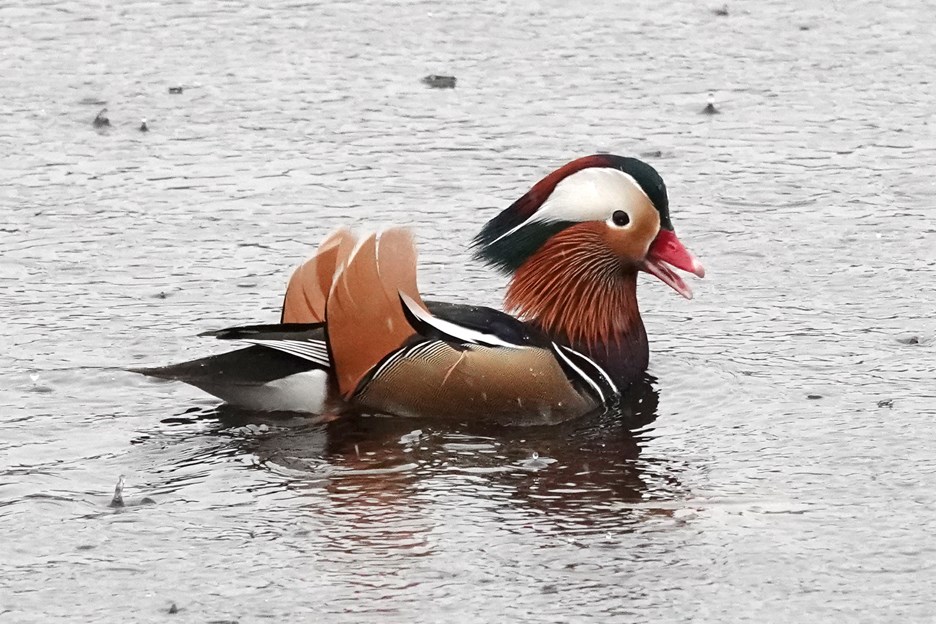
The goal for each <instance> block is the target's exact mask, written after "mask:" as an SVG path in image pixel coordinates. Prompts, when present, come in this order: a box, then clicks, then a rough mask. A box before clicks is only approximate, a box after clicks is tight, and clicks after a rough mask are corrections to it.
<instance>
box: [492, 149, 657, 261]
mask: <svg viewBox="0 0 936 624" xmlns="http://www.w3.org/2000/svg"><path fill="white" fill-rule="evenodd" d="M638 198H639V199H648V200H649V197H647V194H646V193H645V192H644V190H643V189H642V188H640V185H639V184H638V183H637V181H636V180H635V179H634V178H633V177H632V176H631V175H629V174H627V173H624V172H623V171H621V170H620V169H614V168H612V167H588V168H587V169H582V170H581V171H576V172H575V173H573V174H572V175H570V176H568V177H566V178H565V179H563V180H562V181H561V182H560V183H559V184H557V185H556V188H555V189H553V192H552V194H550V196H549V197H547V198H546V201H544V202H543V205H542V206H540V207H539V210H537V211H536V212H534V213H533V215H532V216H530V217H529V218H528V219H527V220H526V221H524V222H523V223H521V224H520V225H518V226H516V227H514V228H511V229H510V230H508V231H507V232H505V233H504V234H501V235H500V236H498V237H497V238H496V239H495V240H494V241H492V243H496V242H497V241H499V240H500V239H502V238H506V237H508V236H510V235H511V234H513V233H514V232H516V231H517V230H519V229H521V228H522V227H524V226H525V225H528V224H530V223H534V222H540V223H554V222H557V221H573V222H585V221H606V220H608V219H610V218H611V215H612V214H614V211H615V210H624V211H625V212H627V213H629V214H631V210H630V208H631V207H632V206H633V204H634V202H635V201H638Z"/></svg>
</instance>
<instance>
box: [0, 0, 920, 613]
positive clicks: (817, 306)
mask: <svg viewBox="0 0 936 624" xmlns="http://www.w3.org/2000/svg"><path fill="white" fill-rule="evenodd" d="M710 4H711V6H708V5H706V4H705V3H694V2H689V1H676V2H671V3H659V2H648V1H640V2H636V3H621V2H597V3H588V4H587V5H586V4H584V3H569V2H559V1H558V0H546V1H543V2H520V3H510V4H507V3H480V2H478V3H472V2H455V3H438V2H424V1H414V2H399V3H375V2H333V3H322V4H319V5H311V4H310V5H306V4H305V3H291V2H289V1H288V0H271V1H270V2H267V3H256V4H252V3H242V2H225V3H215V2H208V1H207V0H196V1H194V2H170V3H154V2H132V1H131V2H124V3H109V2H95V3H92V2H71V1H63V0H49V1H45V2H31V3H28V6H13V5H9V4H8V5H4V6H2V7H0V41H2V42H3V43H2V44H0V50H2V53H0V90H2V94H3V97H2V98H0V113H2V114H0V145H2V150H0V311H2V315H3V317H2V318H3V322H2V323H0V346H2V360H0V361H2V366H0V536H2V537H0V540H2V547H0V621H3V622H47V621H52V620H54V619H60V620H67V621H75V622H111V621H113V622H127V621H131V622H164V621H185V622H189V621H190V622H208V621H239V622H258V621H282V622H286V621H300V620H310V621H311V620H313V619H314V620H315V621H327V622H377V621H386V622H435V621H448V622H479V623H480V622H499V621H504V622H538V623H541V622H579V621H609V622H610V621H615V622H626V621H647V622H689V621H692V622H728V621H730V622H789V621H810V622H931V621H934V619H936V604H934V601H933V599H932V592H933V588H934V587H936V571H934V566H936V537H934V534H936V487H934V486H936V478H934V475H936V383H934V377H936V353H934V349H936V316H934V313H933V310H934V304H936V246H934V244H933V240H934V233H936V221H934V217H933V198H934V196H936V177H934V171H936V169H934V167H936V108H934V101H936V82H934V81H936V79H934V76H936V37H934V35H933V16H934V13H933V8H932V5H931V4H930V3H927V2H924V1H902V0H878V1H876V2H868V1H862V2H835V3H827V4H826V5H825V6H823V7H820V5H817V4H816V3H813V2H807V1H806V0H796V1H794V2H786V1H783V2H781V1H779V0H771V1H769V2H758V3H743V4H742V3H738V4H731V5H729V15H727V16H718V15H715V13H714V12H713V9H715V8H718V7H719V6H721V3H720V2H714V3H710ZM430 73H438V74H447V73H451V74H453V75H456V76H457V77H458V84H457V87H456V88H455V89H452V90H436V89H430V88H428V87H427V86H426V85H423V84H422V83H421V82H420V78H421V77H422V76H424V75H426V74H430ZM173 86H182V87H184V89H183V92H182V93H181V94H170V93H169V91H168V89H169V87H173ZM709 91H713V92H715V98H716V104H717V106H719V107H720V108H721V110H722V113H721V114H720V115H715V116H704V115H701V114H699V111H700V110H701V108H702V107H703V106H704V105H705V102H706V99H707V94H708V92H709ZM105 106H106V107H107V109H108V116H109V117H110V120H111V123H112V126H111V127H110V128H107V129H103V130H97V129H95V128H93V127H92V125H91V120H92V119H93V118H94V116H95V115H96V113H97V112H98V110H99V109H101V108H103V107H105ZM142 117H145V118H146V119H147V122H148V125H149V127H150V130H151V131H150V132H149V133H147V134H143V133H140V132H138V131H137V127H138V126H139V123H140V119H141V118H142ZM595 151H612V152H615V153H619V154H625V155H636V156H641V157H643V158H644V159H645V160H647V161H648V162H650V163H652V164H653V165H654V166H656V167H657V168H658V170H659V171H660V172H661V173H662V175H663V177H664V178H665V179H666V181H667V184H668V186H669V189H670V198H671V204H672V213H673V219H674V222H675V224H676V228H677V231H678V232H679V233H680V237H681V238H682V239H683V241H684V242H685V243H686V244H687V245H688V246H689V248H690V249H692V250H693V251H694V252H695V253H696V254H697V255H698V256H699V257H700V258H701V260H702V261H703V263H704V264H705V266H706V268H707V269H708V276H707V277H706V279H705V280H701V281H700V280H695V279H693V280H692V285H693V287H694V288H695V291H696V298H695V300H693V301H685V300H682V299H680V298H679V297H678V296H677V295H676V294H675V293H674V292H672V291H671V290H670V289H668V288H667V287H666V286H665V285H663V284H662V283H659V282H657V281H656V280H653V279H652V278H641V285H640V298H641V307H642V310H643V315H644V319H645V322H646V324H647V328H648V332H649V334H650V342H651V352H652V356H651V358H652V362H651V372H652V373H653V374H654V375H655V376H656V377H657V381H656V382H655V384H654V385H653V388H652V390H648V394H647V396H646V397H645V399H646V401H645V403H644V405H645V406H647V407H646V409H647V410H648V413H647V414H645V416H646V417H647V418H646V420H651V421H652V422H650V423H649V424H647V425H646V426H645V427H643V428H642V429H640V430H639V431H638V432H637V433H633V434H632V433H629V432H628V431H627V430H626V428H625V426H624V425H623V424H622V423H620V422H615V421H614V420H608V419H599V420H597V421H593V420H585V421H582V422H577V423H571V424H569V425H566V426H562V427H552V428H548V427H547V428H525V429H516V428H515V429H494V428H488V429H479V428H478V427H473V426H467V425H465V426H463V425H452V424H443V423H431V422H430V423H424V422H414V421H407V420H401V419H391V418H380V417H371V418H361V419H358V420H351V421H337V422H332V423H328V424H322V423H316V422H315V421H314V420H312V419H310V418H302V417H295V418H286V419H284V418H271V417H269V416H265V415H262V414H244V413H232V412H230V411H229V410H225V409H218V405H217V401H215V400H213V399H212V398H211V397H208V396H207V395H204V394H202V393H200V392H199V391H197V390H195V389H192V388H189V387H186V386H183V385H174V384H161V383H156V382H153V381H150V380H147V379H144V378H141V377H138V376H135V375H132V374H129V373H125V372H122V370H121V367H125V366H138V365H156V364H165V363H170V362H174V361H180V360H182V359H187V358H192V357H197V356H201V355H205V354H208V353H212V352H218V351H222V350H224V349H225V348H226V346H227V345H224V344H221V343H217V342H215V341H212V340H210V339H205V338H196V337H195V336H196V334H198V333H199V332H201V331H205V330H209V329H217V328H220V327H225V326H231V325H238V324H247V323H256V322H275V321H276V320H277V318H278V307H279V304H280V297H281V295H282V292H283V289H284V285H285V281H286V279H287V277H288V275H289V272H290V271H291V269H292V267H293V266H294V265H296V264H297V263H298V262H300V261H301V260H302V259H303V258H304V257H306V255H308V254H309V253H310V252H311V251H312V249H313V248H314V246H315V245H316V244H317V242H318V241H319V240H320V239H321V238H322V237H323V236H324V235H325V234H327V233H328V232H329V231H330V230H331V229H332V228H333V227H335V226H337V225H339V224H348V225H352V226H356V227H376V226H379V225H384V224H388V223H397V224H404V225H409V226H411V227H412V228H413V229H414V230H415V232H416V235H417V240H418V244H419V247H420V252H421V269H420V270H421V273H420V283H421V288H422V290H423V292H424V293H426V294H427V295H429V296H432V297H435V298H442V299H450V300H453V301H462V302H481V303H485V304H488V305H498V304H499V302H500V298H501V296H502V293H503V286H504V279H503V278H502V277H500V276H497V275H495V274H493V273H492V272H491V271H490V270H488V269H486V268H485V267H483V266H481V265H479V264H478V263H476V262H474V261H473V260H471V258H470V254H469V252H468V250H467V249H466V244H467V242H468V241H469V240H470V238H471V236H472V235H473V234H474V233H475V232H476V231H477V230H478V229H479V228H480V227H481V225H482V224H483V223H484V222H485V221H486V220H487V219H489V218H490V217H491V216H493V215H494V214H495V213H496V212H497V211H499V210H500V209H502V208H504V207H506V206H507V205H508V204H509V203H510V202H511V201H513V200H514V199H516V198H517V197H518V196H519V195H520V194H522V193H523V192H525V190H526V189H527V188H528V187H529V185H531V184H532V183H533V182H534V181H536V180H537V179H539V178H540V177H541V176H542V175H544V174H546V173H548V172H549V171H551V170H552V169H553V168H554V167H556V166H558V165H560V164H562V163H564V162H566V161H568V160H571V159H572V158H574V157H577V156H581V155H584V154H588V153H592V152H595ZM119 475H125V476H126V482H127V485H126V490H125V493H124V497H125V499H126V502H127V506H126V507H124V508H122V509H114V508H111V507H109V506H108V504H109V502H110V499H111V496H112V493H113V490H114V485H115V484H116V482H117V478H118V476H119ZM144 498H148V499H151V501H152V502H149V501H143V499H144ZM173 604H175V605H176V608H177V609H178V613H176V614H174V615H170V614H169V610H170V607H171V605H173Z"/></svg>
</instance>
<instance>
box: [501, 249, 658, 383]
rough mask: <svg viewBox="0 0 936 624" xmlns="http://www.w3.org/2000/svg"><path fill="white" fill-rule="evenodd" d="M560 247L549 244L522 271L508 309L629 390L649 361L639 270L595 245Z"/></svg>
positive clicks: (512, 284) (510, 294) (511, 290)
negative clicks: (599, 367)
mask: <svg viewBox="0 0 936 624" xmlns="http://www.w3.org/2000/svg"><path fill="white" fill-rule="evenodd" d="M554 246H555V245H550V244H549V243H547V244H546V245H544V246H543V248H542V249H540V250H539V251H538V252H537V253H536V254H534V255H533V256H531V257H530V258H529V259H528V260H527V261H526V262H524V263H523V265H521V266H520V268H519V269H517V271H516V273H515V274H514V277H513V279H512V280H511V282H510V285H509V287H508V289H507V297H506V301H505V304H506V307H507V309H508V310H509V311H511V312H513V313H514V314H516V315H517V316H518V317H520V318H522V319H523V320H526V321H528V322H530V323H532V324H534V325H536V326H537V327H539V328H540V329H541V330H543V331H544V332H545V333H546V334H547V335H548V336H549V337H550V338H551V339H552V340H554V341H556V342H558V343H561V344H564V345H566V346H569V347H571V348H573V349H575V350H576V351H579V352H581V353H584V354H585V355H587V356H588V357H590V358H591V359H593V360H594V361H595V362H596V363H597V364H598V365H600V366H601V367H602V368H604V369H605V371H606V372H607V373H608V374H609V375H611V377H612V378H613V379H614V380H615V381H616V382H617V383H618V385H619V386H620V387H623V386H624V385H626V384H628V383H630V382H631V381H633V380H634V379H636V378H637V377H638V376H639V375H640V374H641V373H643V372H644V371H645V370H646V368H647V363H648V361H649V349H648V346H647V333H646V330H645V329H644V325H643V321H642V320H641V318H640V309H639V308H638V306H637V271H636V269H633V268H629V267H624V266H622V265H621V263H620V262H619V261H618V260H617V258H616V257H614V256H613V255H612V254H611V253H610V252H607V251H603V250H602V248H601V247H598V246H595V245H567V246H566V248H564V249H558V248H557V249H553V248H551V247H554Z"/></svg>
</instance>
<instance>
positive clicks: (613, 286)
mask: <svg viewBox="0 0 936 624" xmlns="http://www.w3.org/2000/svg"><path fill="white" fill-rule="evenodd" d="M474 244H475V249H476V253H477V255H478V256H479V257H480V258H481V259H483V260H484V261H486V262H488V263H489V264H491V265H493V266H495V267H497V268H498V269H500V270H502V271H504V272H507V273H509V274H511V275H512V279H511V282H510V285H509V287H508V292H507V298H506V304H507V307H508V308H509V309H510V310H511V311H512V312H514V313H516V314H517V315H518V316H520V317H521V318H524V319H526V320H529V321H532V322H534V323H536V324H538V325H539V326H541V328H542V329H544V330H545V331H546V332H547V333H549V334H551V335H553V336H556V337H558V338H559V339H562V340H564V341H565V342H567V343H571V344H573V345H575V346H577V347H580V348H586V350H588V351H592V352H593V353H594V352H595V351H598V350H602V349H603V350H604V351H607V350H608V349H609V348H610V347H613V346H614V345H618V346H621V347H622V348H623V347H627V348H626V349H625V350H626V351H633V352H634V353H624V354H621V355H622V357H623V356H627V357H637V359H640V351H641V350H642V351H643V353H644V355H643V356H642V358H643V359H644V360H646V358H647V356H646V351H647V347H646V334H645V333H644V330H643V324H642V322H641V321H640V313H639V310H638V308H637V299H636V283H637V273H638V272H640V271H645V272H647V273H650V274H652V275H654V276H656V277H657V278H659V279H660V280H662V281H663V282H664V283H665V284H667V285H669V286H670V287H672V288H673V289H674V290H675V291H676V292H678V293H679V294H681V295H682V296H684V297H686V298H691V297H692V290H691V289H690V288H689V286H688V285H687V284H686V282H685V281H684V280H683V279H682V278H681V277H680V276H679V275H678V274H677V273H676V272H675V271H674V270H673V269H674V268H675V269H681V270H683V271H688V272H690V273H693V274H695V275H697V276H699V277H703V276H704V275H705V270H704V269H703V267H702V264H701V263H700V262H699V261H698V260H697V259H696V258H695V257H694V256H693V255H692V254H691V253H690V252H689V251H688V250H687V249H686V248H685V246H684V245H683V244H682V242H680V240H679V239H678V238H677V237H676V233H675V231H674V229H673V223H672V221H671V220H670V214H669V200H668V198H667V194H666V185H665V184H664V183H663V179H662V178H661V177H660V174H658V173H657V171H656V170H655V169H654V168H653V167H651V166H650V165H648V164H647V163H645V162H643V161H641V160H638V159H636V158H626V157H622V156H615V155H611V154H596V155H593V156H586V157H584V158H579V159H577V160H573V161H572V162H570V163H568V164H566V165H564V166H563V167H560V168H559V169H557V170H556V171H554V172H552V173H551V174H549V175H547V176H546V177H545V178H543V179H542V180H540V181H539V182H537V183H536V184H535V185H534V186H533V188H531V189H530V190H529V191H528V192H527V193H526V194H525V195H523V197H521V198H520V199H518V200H517V201H515V202H514V203H513V204H512V205H511V206H510V207H509V208H507V209H506V210H504V211H503V212H501V213H500V214H499V215H497V216H496V217H494V219H492V220H491V221H489V222H488V223H487V225H485V226H484V228H483V229H482V230H481V232H480V233H479V234H478V235H477V236H476V237H475V240H474ZM612 350H613V348H612ZM601 359H604V358H601Z"/></svg>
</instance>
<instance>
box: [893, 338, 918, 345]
mask: <svg viewBox="0 0 936 624" xmlns="http://www.w3.org/2000/svg"><path fill="white" fill-rule="evenodd" d="M897 342H899V343H900V344H905V345H915V344H920V338H919V336H901V337H900V338H898V339H897Z"/></svg>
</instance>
